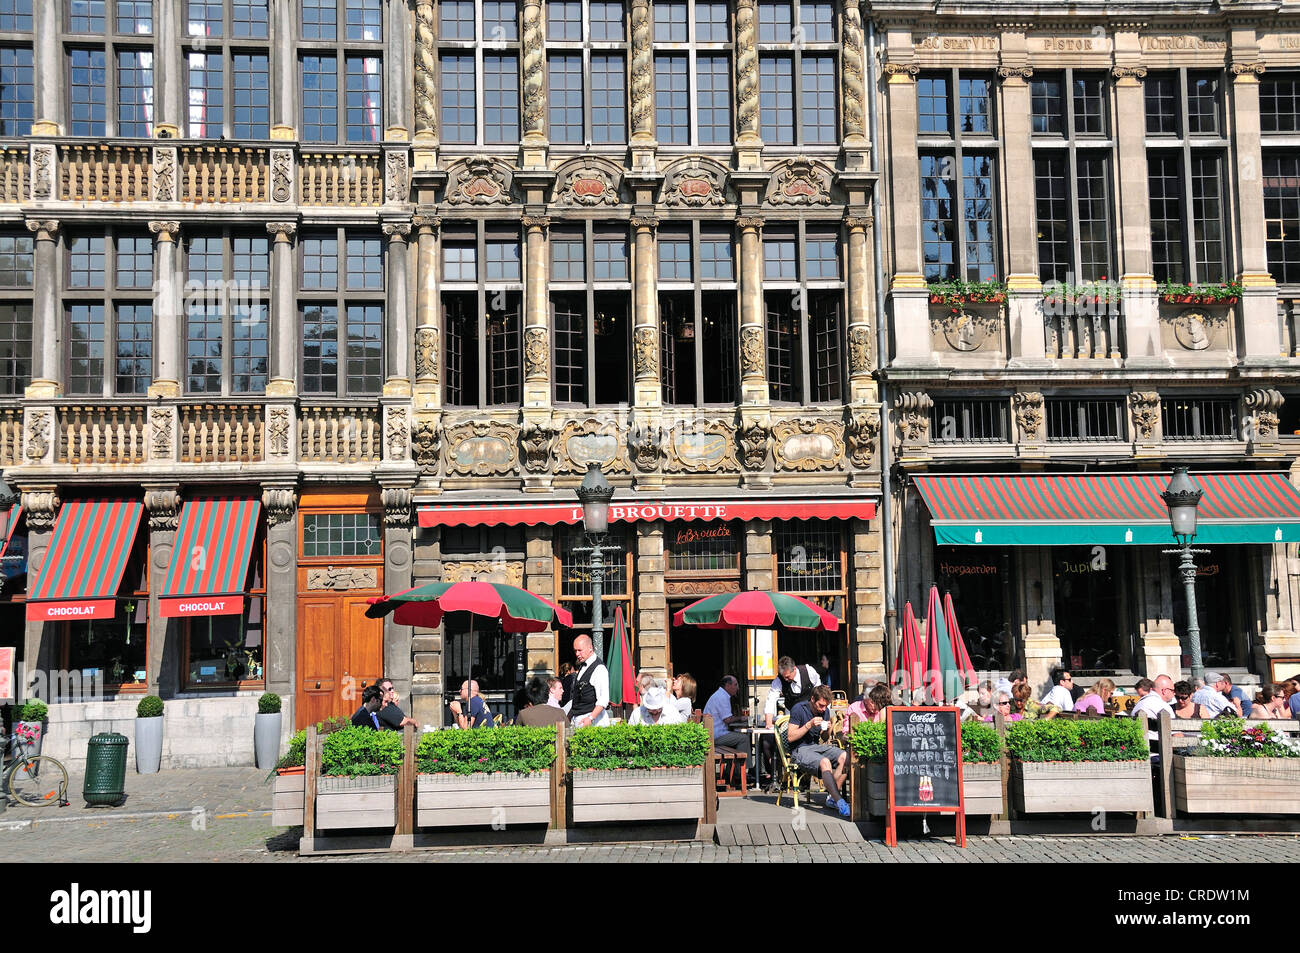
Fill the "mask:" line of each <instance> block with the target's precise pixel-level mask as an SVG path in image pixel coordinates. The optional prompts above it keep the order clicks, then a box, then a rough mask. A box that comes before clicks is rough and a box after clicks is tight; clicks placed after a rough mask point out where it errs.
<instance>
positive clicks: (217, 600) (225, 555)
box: [158, 499, 262, 619]
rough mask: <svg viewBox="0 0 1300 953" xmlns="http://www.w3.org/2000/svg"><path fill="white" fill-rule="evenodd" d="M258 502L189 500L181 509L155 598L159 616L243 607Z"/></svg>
mask: <svg viewBox="0 0 1300 953" xmlns="http://www.w3.org/2000/svg"><path fill="white" fill-rule="evenodd" d="M261 509H262V504H261V503H260V502H259V501H258V500H230V499H204V500H190V501H188V502H187V503H186V504H185V505H184V506H183V507H182V508H181V518H180V523H179V525H178V526H177V527H176V548H175V549H173V550H172V564H171V568H170V569H169V570H168V571H167V579H166V581H165V582H164V583H163V589H162V594H161V596H160V598H159V602H158V604H159V608H160V609H161V611H162V615H163V618H167V619H171V618H176V617H179V616H191V615H236V614H238V613H240V612H243V611H244V596H243V592H244V588H245V587H246V585H247V582H248V562H249V559H250V558H251V556H252V553H253V537H254V536H255V535H256V534H257V518H258V515H259V514H260V513H261Z"/></svg>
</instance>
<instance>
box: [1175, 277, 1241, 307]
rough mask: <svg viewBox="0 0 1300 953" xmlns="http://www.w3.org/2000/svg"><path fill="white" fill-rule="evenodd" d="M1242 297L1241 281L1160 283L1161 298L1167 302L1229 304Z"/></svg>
mask: <svg viewBox="0 0 1300 953" xmlns="http://www.w3.org/2000/svg"><path fill="white" fill-rule="evenodd" d="M1240 299H1241V282H1239V281H1224V282H1218V283H1213V282H1201V283H1199V284H1182V283H1181V282H1177V281H1162V282H1161V283H1160V300H1161V301H1164V302H1166V303H1167V304H1199V305H1221V306H1224V307H1226V306H1228V305H1232V304H1236V303H1237V302H1238V301H1239V300H1240Z"/></svg>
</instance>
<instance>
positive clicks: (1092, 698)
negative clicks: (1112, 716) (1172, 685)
mask: <svg viewBox="0 0 1300 953" xmlns="http://www.w3.org/2000/svg"><path fill="white" fill-rule="evenodd" d="M1114 694H1115V683H1114V682H1112V681H1111V680H1110V679H1109V678H1099V679H1097V680H1096V681H1095V682H1093V683H1092V688H1090V689H1089V690H1088V692H1087V694H1085V695H1084V696H1083V697H1082V698H1080V699H1079V700H1078V701H1077V702H1075V703H1074V710H1075V711H1078V712H1085V711H1093V712H1096V713H1097V714H1098V715H1104V714H1106V702H1108V701H1110V696H1112V695H1114Z"/></svg>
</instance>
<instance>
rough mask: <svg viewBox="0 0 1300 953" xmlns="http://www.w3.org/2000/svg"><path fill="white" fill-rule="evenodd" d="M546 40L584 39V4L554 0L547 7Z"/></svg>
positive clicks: (577, 0) (577, 1) (575, 1)
mask: <svg viewBox="0 0 1300 953" xmlns="http://www.w3.org/2000/svg"><path fill="white" fill-rule="evenodd" d="M546 38H547V39H548V40H581V39H582V3H581V2H579V0H552V2H550V3H548V4H547V5H546Z"/></svg>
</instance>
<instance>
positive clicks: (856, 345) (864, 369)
mask: <svg viewBox="0 0 1300 953" xmlns="http://www.w3.org/2000/svg"><path fill="white" fill-rule="evenodd" d="M849 373H850V374H852V375H854V376H861V375H863V374H870V373H871V329H870V328H868V327H867V326H866V325H865V324H855V325H853V326H852V327H850V328H849Z"/></svg>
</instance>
